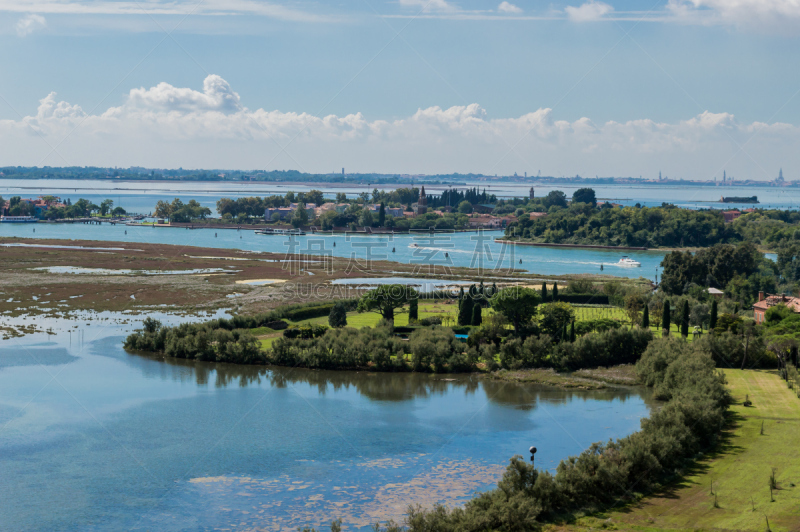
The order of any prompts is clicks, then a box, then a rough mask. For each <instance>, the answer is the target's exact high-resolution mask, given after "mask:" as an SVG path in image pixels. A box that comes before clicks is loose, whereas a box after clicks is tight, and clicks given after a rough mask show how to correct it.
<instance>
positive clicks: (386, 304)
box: [358, 284, 418, 324]
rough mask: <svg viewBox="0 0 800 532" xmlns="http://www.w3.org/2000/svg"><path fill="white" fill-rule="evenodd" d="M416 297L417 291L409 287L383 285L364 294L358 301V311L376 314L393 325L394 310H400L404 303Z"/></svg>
mask: <svg viewBox="0 0 800 532" xmlns="http://www.w3.org/2000/svg"><path fill="white" fill-rule="evenodd" d="M417 297H418V296H417V291H416V290H414V289H413V288H411V287H410V286H406V285H402V284H385V285H381V286H379V287H378V288H376V289H375V290H370V291H369V292H367V293H366V294H364V295H363V296H362V297H361V299H360V300H359V301H358V311H359V312H377V313H378V314H380V315H381V316H383V319H385V320H386V321H388V322H389V323H392V324H393V323H394V313H395V310H397V309H402V308H403V306H404V305H405V304H406V303H408V302H409V301H411V300H412V299H416V298H417Z"/></svg>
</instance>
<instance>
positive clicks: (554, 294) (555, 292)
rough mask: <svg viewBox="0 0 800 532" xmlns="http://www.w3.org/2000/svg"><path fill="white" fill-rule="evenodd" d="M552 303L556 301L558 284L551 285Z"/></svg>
mask: <svg viewBox="0 0 800 532" xmlns="http://www.w3.org/2000/svg"><path fill="white" fill-rule="evenodd" d="M553 301H558V283H555V284H554V285H553Z"/></svg>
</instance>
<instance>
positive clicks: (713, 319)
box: [708, 298, 717, 331]
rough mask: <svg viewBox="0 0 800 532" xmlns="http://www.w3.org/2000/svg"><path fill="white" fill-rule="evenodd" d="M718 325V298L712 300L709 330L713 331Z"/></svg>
mask: <svg viewBox="0 0 800 532" xmlns="http://www.w3.org/2000/svg"><path fill="white" fill-rule="evenodd" d="M716 327H717V300H716V298H715V299H714V301H712V302H711V315H710V316H709V317H708V330H709V331H713V330H714V329H716Z"/></svg>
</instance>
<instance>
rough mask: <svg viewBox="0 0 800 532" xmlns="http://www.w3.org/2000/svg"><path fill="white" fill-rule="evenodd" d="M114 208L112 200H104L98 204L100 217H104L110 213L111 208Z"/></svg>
mask: <svg viewBox="0 0 800 532" xmlns="http://www.w3.org/2000/svg"><path fill="white" fill-rule="evenodd" d="M113 206H114V200H110V199H104V200H103V201H101V202H100V215H101V216H105V215H106V214H108V213H109V212H110V211H111V208H112V207H113Z"/></svg>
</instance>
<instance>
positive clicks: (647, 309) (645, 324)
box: [642, 303, 650, 329]
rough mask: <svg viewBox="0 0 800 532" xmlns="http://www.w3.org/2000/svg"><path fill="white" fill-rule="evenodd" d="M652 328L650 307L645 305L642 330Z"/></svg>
mask: <svg viewBox="0 0 800 532" xmlns="http://www.w3.org/2000/svg"><path fill="white" fill-rule="evenodd" d="M649 328H650V307H649V306H648V305H647V303H645V304H644V311H643V312H642V329H649Z"/></svg>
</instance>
